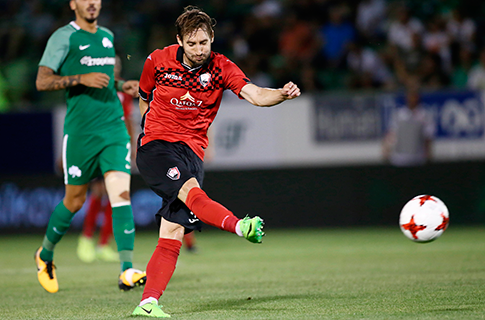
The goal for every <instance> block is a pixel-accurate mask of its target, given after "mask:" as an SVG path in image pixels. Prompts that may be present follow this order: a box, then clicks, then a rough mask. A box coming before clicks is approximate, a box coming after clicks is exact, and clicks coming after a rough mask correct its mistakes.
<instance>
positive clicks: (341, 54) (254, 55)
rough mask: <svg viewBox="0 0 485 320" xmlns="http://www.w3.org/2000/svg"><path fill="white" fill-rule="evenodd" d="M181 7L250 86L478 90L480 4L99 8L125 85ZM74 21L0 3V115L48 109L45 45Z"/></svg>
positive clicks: (317, 0)
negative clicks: (204, 17) (42, 88)
mask: <svg viewBox="0 0 485 320" xmlns="http://www.w3.org/2000/svg"><path fill="white" fill-rule="evenodd" d="M187 5H197V6H199V7H201V8H202V9H204V10H205V11H206V12H207V13H208V14H209V15H211V16H212V17H213V18H215V19H216V20H217V25H216V28H215V42H214V44H213V50H214V51H217V52H220V53H223V54H225V55H226V56H228V57H229V58H230V59H232V60H234V61H235V62H236V63H237V64H238V65H239V66H240V67H241V69H242V70H243V71H244V72H245V73H246V74H247V75H248V77H249V78H250V79H251V80H252V81H253V82H254V83H256V84H258V85H260V86H269V87H279V86H281V85H283V84H284V83H286V82H287V81H288V80H292V81H294V82H296V83H298V84H299V86H300V87H301V88H302V91H303V93H306V92H316V91H326V90H349V89H351V90H356V89H368V90H369V89H378V90H396V89H400V88H402V87H404V86H406V85H407V84H409V83H414V84H416V83H419V85H420V87H421V88H424V89H440V88H450V87H451V88H458V89H461V88H467V87H468V88H474V89H485V32H484V31H483V30H484V28H483V26H484V25H485V18H484V17H485V2H483V1H476V0H461V1H458V0H423V1H420V0H407V1H397V0H394V1H393V0H347V1H345V0H340V1H334V0H235V1H226V0H202V1H191V2H189V1H185V0H171V1H162V0H140V1H130V0H116V1H115V0H103V9H102V11H101V16H100V19H99V24H100V25H102V26H106V27H108V28H109V29H111V30H112V31H113V32H114V34H115V40H116V43H115V46H116V48H117V50H118V54H119V55H120V56H121V57H123V71H124V75H123V76H124V77H125V78H138V77H139V75H140V73H141V70H142V67H143V62H144V60H145V58H146V56H147V55H148V54H149V53H150V52H151V51H153V50H154V49H156V48H162V47H164V46H166V45H170V44H172V43H175V28H174V22H175V19H176V17H177V16H178V15H179V14H180V13H181V12H182V10H183V8H184V7H185V6H187ZM73 19H74V15H73V13H72V12H71V10H70V9H69V5H68V1H67V0H30V1H17V0H0V111H20V110H36V109H42V108H51V107H53V106H55V105H56V104H60V103H62V102H63V95H62V92H52V93H39V92H37V91H36V90H35V77H36V73H37V64H38V61H39V60H40V58H41V55H42V52H43V50H44V47H45V44H46V42H47V39H48V38H49V36H50V35H51V34H52V32H53V31H55V30H56V29H57V28H59V27H60V26H63V25H65V24H67V23H68V22H69V21H71V20H73Z"/></svg>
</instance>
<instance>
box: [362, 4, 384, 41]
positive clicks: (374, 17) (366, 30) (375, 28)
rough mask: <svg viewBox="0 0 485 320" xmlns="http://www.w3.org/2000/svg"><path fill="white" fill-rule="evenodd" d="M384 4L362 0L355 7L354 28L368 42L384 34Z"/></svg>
mask: <svg viewBox="0 0 485 320" xmlns="http://www.w3.org/2000/svg"><path fill="white" fill-rule="evenodd" d="M385 17H386V2H385V1H384V0H362V1H360V3H359V4H358V6H357V14H356V19H355V23H356V27H357V30H358V31H359V33H360V34H361V35H362V36H363V37H364V38H365V39H368V41H370V40H371V39H373V38H380V37H381V36H382V34H383V33H384V26H383V24H384V19H385Z"/></svg>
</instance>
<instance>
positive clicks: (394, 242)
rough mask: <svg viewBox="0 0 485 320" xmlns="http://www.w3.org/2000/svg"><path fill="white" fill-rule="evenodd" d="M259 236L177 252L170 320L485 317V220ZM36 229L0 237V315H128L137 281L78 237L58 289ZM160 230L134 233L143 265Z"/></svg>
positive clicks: (61, 250) (211, 234)
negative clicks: (85, 252) (41, 267)
mask: <svg viewBox="0 0 485 320" xmlns="http://www.w3.org/2000/svg"><path fill="white" fill-rule="evenodd" d="M266 231H267V236H266V237H265V239H264V243H263V244H262V245H255V244H251V243H249V242H247V241H244V240H243V239H240V238H238V237H236V236H234V235H231V234H227V233H224V232H221V231H217V230H210V231H205V232H202V233H200V234H197V235H196V236H197V245H198V247H199V253H198V254H195V255H193V254H189V253H187V252H185V251H182V253H181V255H180V259H179V263H178V266H177V270H176V271H175V274H174V277H173V278H172V281H171V282H170V284H169V286H168V288H167V291H166V292H165V294H164V295H163V297H162V298H161V299H160V304H163V305H164V311H166V312H168V313H170V314H172V318H174V319H485V228H483V227H475V228H472V227H468V228H466V227H453V226H452V227H451V228H450V229H449V230H447V231H446V232H445V234H444V235H443V236H442V237H441V238H440V239H438V240H436V241H435V242H431V243H428V244H416V243H413V242H411V241H410V240H407V239H406V238H405V237H404V236H403V235H402V234H401V231H400V230H399V228H397V227H396V228H389V229H386V228H361V229H358V228H355V229H321V230H315V229H312V230H271V229H267V230H266ZM41 241H42V236H41V235H15V236H2V237H0V269H1V278H0V319H126V318H129V315H130V314H131V312H132V311H133V309H134V308H135V306H136V305H137V304H138V303H139V300H140V298H141V294H142V290H141V289H139V288H138V289H137V290H132V291H131V292H120V291H118V289H117V275H118V271H119V270H118V264H117V263H102V262H96V263H93V264H89V265H88V264H83V263H82V262H80V261H79V260H78V258H77V256H76V242H77V235H75V234H67V235H66V236H65V238H64V239H63V241H61V243H60V244H59V245H58V247H57V249H56V256H55V261H56V264H57V267H58V269H57V275H58V279H59V285H60V290H59V292H58V293H56V294H49V293H47V292H45V291H44V289H42V288H41V286H40V285H39V284H38V282H37V276H36V271H35V266H34V260H33V253H34V250H35V249H36V247H37V246H39V245H40V243H41ZM156 241H157V232H155V231H153V232H148V233H142V232H139V233H138V234H137V238H136V244H135V267H137V268H140V269H144V268H145V265H146V263H147V261H148V259H149V258H150V256H151V253H152V252H153V250H154V248H155V245H156Z"/></svg>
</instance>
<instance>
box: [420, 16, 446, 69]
mask: <svg viewBox="0 0 485 320" xmlns="http://www.w3.org/2000/svg"><path fill="white" fill-rule="evenodd" d="M423 46H424V48H425V50H426V51H427V52H429V53H432V54H437V55H439V56H440V58H441V68H442V69H443V70H445V71H446V72H447V73H449V72H451V51H450V38H449V36H448V34H447V33H446V30H445V25H444V21H443V20H442V19H441V17H440V16H435V17H434V18H433V19H432V20H430V21H429V22H428V23H427V26H426V31H425V32H424V33H423Z"/></svg>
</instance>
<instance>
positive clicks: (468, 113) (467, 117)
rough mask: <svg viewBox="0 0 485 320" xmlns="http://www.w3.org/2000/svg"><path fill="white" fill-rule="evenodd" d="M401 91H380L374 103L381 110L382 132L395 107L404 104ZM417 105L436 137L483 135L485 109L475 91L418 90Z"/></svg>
mask: <svg viewBox="0 0 485 320" xmlns="http://www.w3.org/2000/svg"><path fill="white" fill-rule="evenodd" d="M405 98H406V97H405V95H404V94H400V95H381V96H380V97H378V104H379V105H380V108H381V110H382V117H383V121H382V124H383V132H385V131H386V130H387V128H388V126H389V124H390V121H391V118H392V114H393V112H394V111H395V110H396V109H397V108H403V107H404V106H405ZM421 106H422V107H423V108H424V109H425V110H426V111H428V113H429V115H430V117H431V118H432V120H433V122H434V123H435V126H436V127H435V138H436V139H479V138H483V134H484V131H485V130H484V127H485V118H484V116H485V110H484V105H483V102H482V99H481V97H480V94H479V93H478V92H473V91H464V92H453V91H451V92H448V91H447V92H441V91H440V92H430V93H422V94H421Z"/></svg>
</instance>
